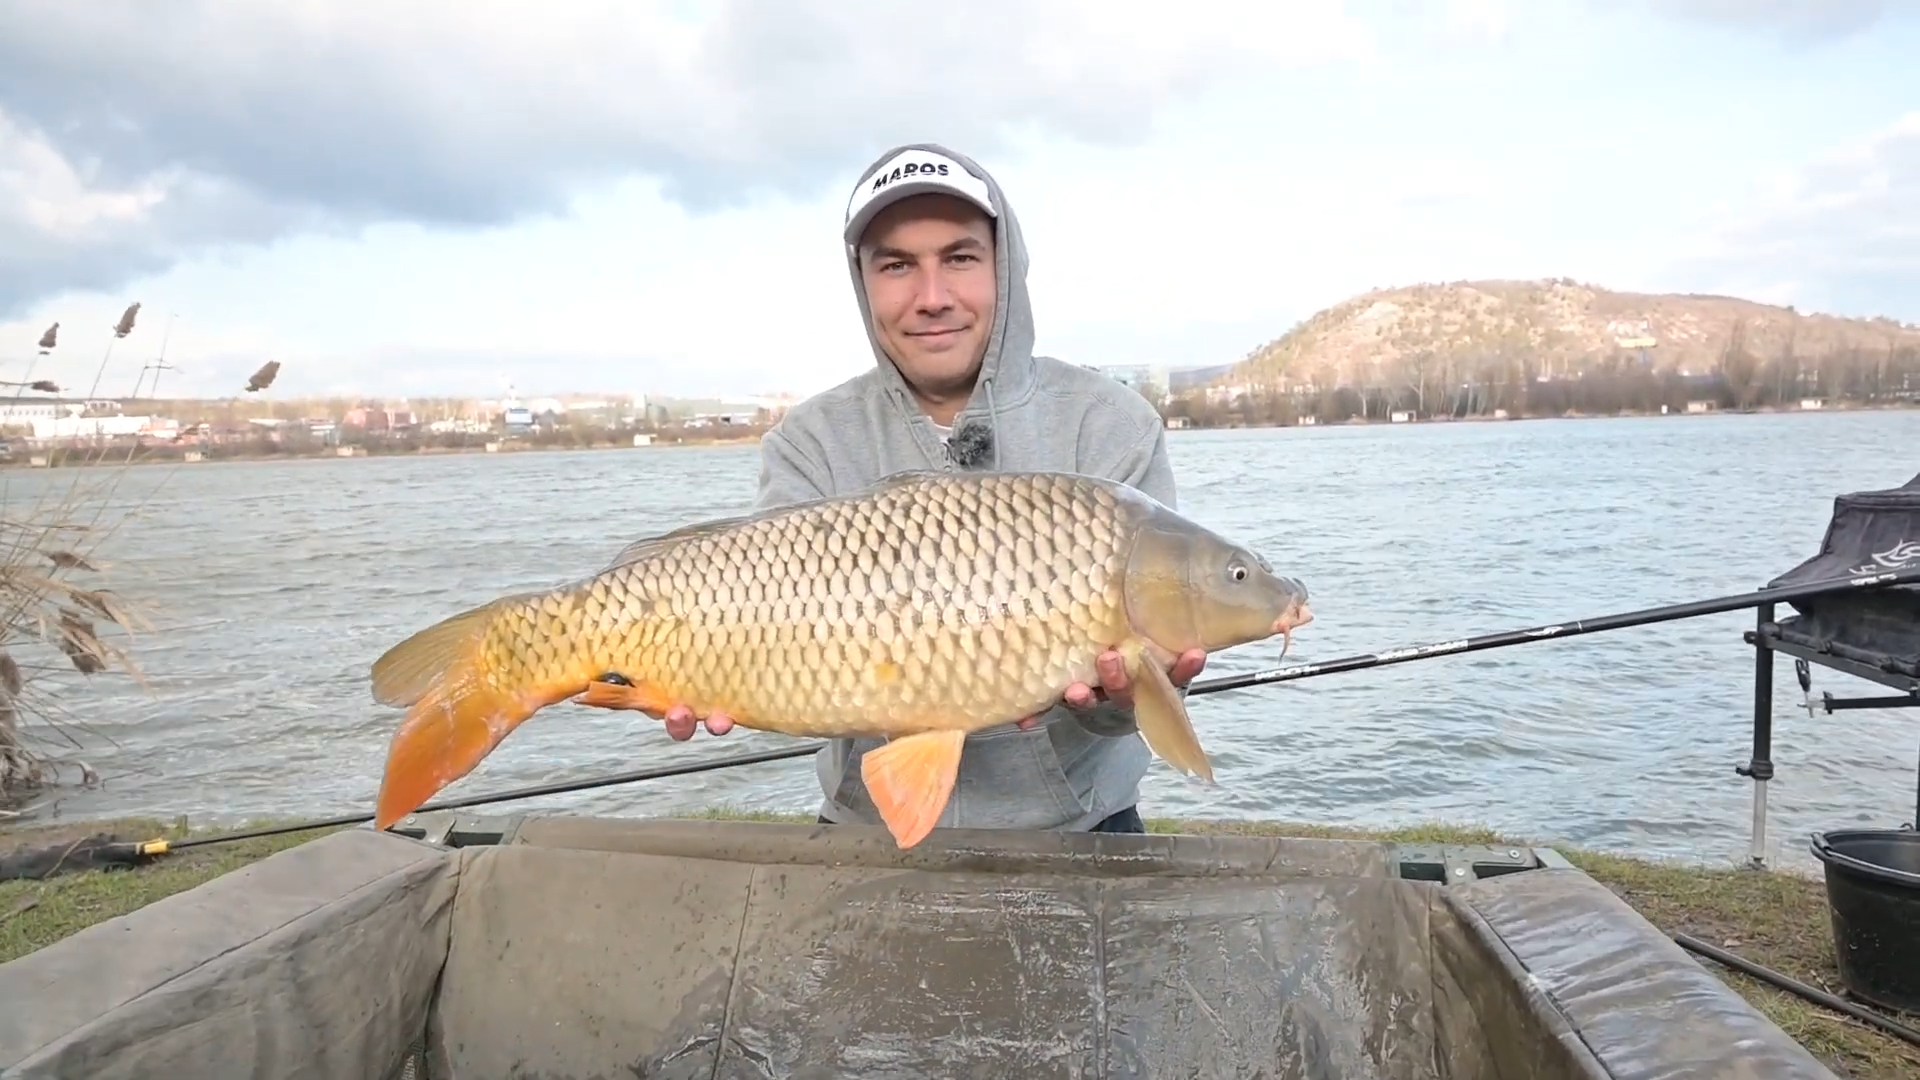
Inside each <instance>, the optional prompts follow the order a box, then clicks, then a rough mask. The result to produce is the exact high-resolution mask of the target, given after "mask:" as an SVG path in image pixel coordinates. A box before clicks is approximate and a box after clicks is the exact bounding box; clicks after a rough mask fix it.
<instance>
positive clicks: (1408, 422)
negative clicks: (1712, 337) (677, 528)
mask: <svg viewBox="0 0 1920 1080" xmlns="http://www.w3.org/2000/svg"><path fill="white" fill-rule="evenodd" d="M1916 409H1920V401H1915V402H1886V403H1877V402H1876V403H1859V402H1848V403H1844V404H1840V405H1835V406H1833V407H1830V408H1822V409H1816V410H1803V409H1796V408H1779V407H1774V406H1764V407H1756V408H1752V409H1710V410H1707V411H1705V412H1670V413H1664V414H1663V413H1659V412H1645V411H1632V410H1629V411H1623V412H1614V413H1598V412H1595V413H1583V412H1565V413H1554V414H1551V415H1547V414H1541V415H1523V416H1494V415H1489V414H1476V415H1472V416H1457V417H1456V416H1407V417H1405V418H1399V419H1396V418H1394V417H1392V416H1378V417H1372V418H1368V417H1360V416H1355V417H1352V418H1350V419H1346V420H1329V421H1310V422H1307V423H1301V422H1299V421H1294V422H1291V423H1283V422H1278V421H1276V422H1271V423H1264V422H1263V423H1253V422H1239V421H1233V422H1222V423H1192V422H1190V418H1182V417H1177V416H1176V417H1173V418H1171V422H1170V423H1169V426H1168V430H1169V431H1172V432H1193V431H1247V430H1267V429H1270V428H1295V427H1323V428H1344V427H1421V426H1427V425H1434V424H1520V423H1545V422H1551V421H1555V420H1588V421H1595V420H1651V419H1657V418H1661V417H1666V418H1670V419H1677V418H1680V417H1683V416H1684V417H1688V418H1691V419H1705V418H1707V417H1714V416H1753V415H1771V414H1775V413H1794V414H1799V415H1813V416H1841V415H1848V414H1857V413H1879V412H1903V411H1909V410H1916ZM1183 419H1186V420H1188V421H1189V422H1185V423H1182V420H1183ZM760 438H761V433H760V432H758V431H755V432H752V433H749V434H744V435H731V436H716V437H711V438H703V437H692V438H688V437H685V436H677V435H656V436H655V437H654V440H653V441H652V442H651V443H647V444H645V445H641V446H635V445H633V443H631V442H630V441H606V440H599V441H593V442H587V443H563V442H545V443H535V442H531V441H527V440H519V439H509V440H498V439H490V440H483V441H477V442H472V443H467V444H462V445H453V446H447V445H439V444H434V445H424V446H415V445H407V444H385V445H372V446H360V447H354V448H352V451H353V452H351V453H342V452H341V451H342V449H344V448H340V447H332V446H319V447H313V448H310V449H309V448H302V449H275V450H259V449H249V448H246V447H239V446H214V447H184V448H183V447H174V446H166V445H155V446H145V447H141V448H139V449H137V450H135V451H134V452H133V453H132V454H131V455H130V454H128V453H127V452H126V451H125V450H123V449H104V450H102V449H91V448H79V449H53V450H44V449H38V450H30V449H25V448H20V449H16V450H15V451H14V452H13V454H12V455H11V456H10V457H5V458H0V470H4V469H29V468H34V469H39V468H49V467H51V468H75V467H81V466H87V467H96V466H116V467H126V466H130V465H196V466H204V465H218V464H232V463H237V462H255V463H257V462H263V461H334V460H349V461H371V460H378V459H383V458H396V457H450V456H458V455H463V454H528V453H547V452H555V451H580V450H595V451H599V450H668V449H680V450H686V449H696V448H707V447H716V446H752V445H755V444H757V443H758V442H759V441H760ZM189 453H192V454H195V455H197V456H195V457H193V458H192V459H191V460H189V458H188V454H189Z"/></svg>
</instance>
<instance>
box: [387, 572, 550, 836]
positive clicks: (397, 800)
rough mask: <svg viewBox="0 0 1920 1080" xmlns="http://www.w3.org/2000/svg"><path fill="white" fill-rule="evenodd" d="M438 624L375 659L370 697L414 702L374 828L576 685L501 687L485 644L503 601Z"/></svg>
mask: <svg viewBox="0 0 1920 1080" xmlns="http://www.w3.org/2000/svg"><path fill="white" fill-rule="evenodd" d="M513 600H514V598H511V597H510V598H507V599H505V600H497V601H495V602H494V603H491V604H488V605H486V606H484V607H480V608H475V609H474V610H472V611H468V612H466V613H464V614H460V615H455V616H453V617H452V618H450V619H447V620H445V621H444V622H440V623H436V624H435V625H433V626H430V627H428V628H427V629H425V630H422V631H420V632H419V633H417V634H415V635H413V636H412V637H410V638H408V639H407V640H405V641H403V642H401V643H400V644H398V645H395V646H394V647H393V648H391V649H389V650H387V652H386V654H385V655H384V656H382V657H380V659H379V660H378V661H376V662H375V663H374V665H373V696H374V698H375V700H377V701H380V702H381V703H383V704H388V705H406V706H410V708H408V710H407V715H406V719H405V720H403V721H402V722H401V724H400V728H399V730H398V731H395V732H394V733H393V741H392V742H391V743H390V744H389V745H388V747H387V767H386V773H385V775H384V776H382V777H381V780H380V795H379V798H378V800H377V802H376V803H375V808H374V817H373V827H374V828H376V829H386V828H389V827H391V826H392V825H393V823H394V822H396V821H399V820H400V819H401V818H403V817H405V816H407V815H408V814H410V813H412V812H413V811H414V810H416V809H418V808H419V807H420V805H421V804H422V803H424V802H426V801H427V800H428V799H430V798H432V797H433V795H434V793H435V792H438V791H439V790H440V789H441V788H443V787H446V786H447V785H448V784H451V783H453V782H454V781H455V780H458V779H460V778H461V777H463V776H465V775H466V774H467V773H469V772H472V771H473V768H474V766H476V765H478V764H480V762H481V761H482V760H484V759H485V758H486V756H487V755H488V754H490V753H492V752H493V748H494V747H496V746H498V745H500V740H502V739H504V738H506V737H507V735H508V733H510V732H511V731H513V729H514V728H516V727H519V726H520V725H521V724H522V723H524V722H525V721H526V719H527V718H528V717H530V716H532V715H533V714H534V713H536V712H539V711H540V710H541V709H544V708H546V707H547V706H548V705H552V704H554V703H556V702H559V701H564V700H566V699H567V698H568V697H571V696H572V695H573V694H575V693H577V692H579V690H580V687H579V686H578V685H575V686H566V687H561V686H501V685H498V684H497V683H496V682H495V681H494V680H495V677H496V676H495V672H494V671H492V670H491V669H490V668H489V667H488V666H487V664H486V662H485V659H484V653H483V645H484V643H485V641H486V635H487V630H488V628H489V627H490V626H491V625H492V623H493V620H494V618H495V617H496V614H497V612H498V611H499V610H500V608H501V607H502V605H505V604H507V603H510V602H513Z"/></svg>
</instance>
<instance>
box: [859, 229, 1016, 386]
mask: <svg viewBox="0 0 1920 1080" xmlns="http://www.w3.org/2000/svg"><path fill="white" fill-rule="evenodd" d="M859 253H860V276H861V279H862V281H864V282H865V284H866V289H867V305H868V306H869V307H870V308H872V309H873V328H874V332H875V333H876V334H877V335H878V336H879V338H880V341H881V344H882V345H883V346H884V347H885V348H886V350H887V355H889V356H891V357H893V360H894V363H895V364H897V365H899V367H900V373H901V374H902V375H904V376H906V379H907V382H908V383H910V384H912V385H913V387H914V389H915V390H916V391H918V392H919V393H920V394H921V395H922V396H924V397H926V398H931V399H933V400H935V401H941V400H944V399H947V398H951V397H959V396H963V395H965V394H966V393H967V392H968V391H969V390H970V389H971V388H972V385H973V379H974V377H975V376H976V375H977V374H978V373H979V370H980V361H981V358H982V357H984V356H985V355H986V351H987V335H988V334H989V333H991V331H992V329H993V307H994V301H995V296H994V280H993V222H992V220H991V219H989V218H988V217H987V216H986V215H985V214H983V213H981V212H980V209H979V208H978V207H976V206H973V205H972V204H970V203H968V202H966V201H965V200H964V199H957V198H954V197H952V196H949V195H916V196H914V197H912V198H909V199H902V200H900V201H899V202H897V203H895V204H893V205H892V206H889V207H887V208H886V209H885V210H883V211H881V212H880V213H879V215H877V216H876V217H875V218H874V219H873V222H872V224H870V225H868V226H867V232H866V235H865V236H863V237H862V238H861V241H860V248H859Z"/></svg>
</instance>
